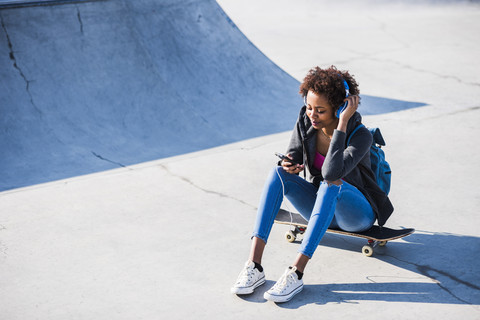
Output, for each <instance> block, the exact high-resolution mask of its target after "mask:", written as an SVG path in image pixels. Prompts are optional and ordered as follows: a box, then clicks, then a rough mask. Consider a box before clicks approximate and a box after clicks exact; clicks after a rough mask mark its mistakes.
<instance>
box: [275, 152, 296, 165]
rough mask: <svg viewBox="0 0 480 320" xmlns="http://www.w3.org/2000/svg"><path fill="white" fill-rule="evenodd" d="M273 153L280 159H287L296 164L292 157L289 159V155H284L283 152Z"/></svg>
mask: <svg viewBox="0 0 480 320" xmlns="http://www.w3.org/2000/svg"><path fill="white" fill-rule="evenodd" d="M275 155H276V156H277V157H279V158H280V159H282V160H285V161H288V162H290V163H291V164H292V166H293V165H296V164H297V163H296V162H295V161H293V160H292V159H290V158H289V157H287V156H286V155H284V154H283V153H280V152H275Z"/></svg>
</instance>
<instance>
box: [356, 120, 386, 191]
mask: <svg viewBox="0 0 480 320" xmlns="http://www.w3.org/2000/svg"><path fill="white" fill-rule="evenodd" d="M361 127H365V126H364V125H363V124H361V125H359V126H357V127H356V128H355V130H353V132H352V133H351V134H350V136H349V137H348V140H347V145H348V144H349V143H350V139H351V138H352V136H353V135H354V134H355V132H357V130H358V129H360V128H361ZM367 129H368V130H369V131H370V133H371V134H372V136H373V141H372V145H371V146H370V162H371V169H372V171H373V174H374V175H375V180H376V181H377V184H378V186H379V187H380V189H382V190H383V192H385V194H387V195H388V193H389V192H390V184H391V179H392V170H391V169H390V165H389V164H388V162H387V160H385V153H384V152H383V150H382V146H385V140H383V137H382V134H381V133H380V129H379V128H367Z"/></svg>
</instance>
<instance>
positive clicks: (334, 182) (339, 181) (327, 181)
mask: <svg viewBox="0 0 480 320" xmlns="http://www.w3.org/2000/svg"><path fill="white" fill-rule="evenodd" d="M324 182H325V183H326V184H327V185H329V186H331V185H332V184H333V185H336V186H341V185H342V184H343V181H342V180H335V181H329V180H324Z"/></svg>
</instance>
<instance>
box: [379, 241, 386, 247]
mask: <svg viewBox="0 0 480 320" xmlns="http://www.w3.org/2000/svg"><path fill="white" fill-rule="evenodd" d="M387 242H388V241H380V242H379V243H378V245H379V246H380V247H385V246H386V245H387Z"/></svg>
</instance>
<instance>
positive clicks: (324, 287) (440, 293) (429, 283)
mask: <svg viewBox="0 0 480 320" xmlns="http://www.w3.org/2000/svg"><path fill="white" fill-rule="evenodd" d="M296 242H298V241H296ZM364 244H365V241H364V240H362V239H357V238H352V237H346V236H341V235H335V234H328V233H327V234H326V235H325V237H324V238H323V239H322V242H321V243H320V246H327V247H332V248H337V249H342V250H349V251H352V252H356V253H357V254H358V259H377V260H379V263H380V262H384V263H389V264H392V265H395V266H396V267H399V268H404V269H407V270H409V271H412V272H415V273H417V274H419V276H420V277H415V279H413V278H408V279H402V278H401V277H395V276H391V277H389V276H375V275H369V276H367V280H368V281H371V283H368V282H367V283H342V284H319V285H306V286H305V288H304V292H302V293H300V294H299V295H298V296H296V297H295V299H293V300H292V301H290V302H287V303H284V304H278V305H279V306H280V307H283V308H290V309H296V308H299V307H301V306H303V305H306V304H312V303H315V304H327V303H358V302H357V301H362V300H365V301H366V300H369V301H372V300H374V301H388V302H420V303H444V304H466V305H480V276H479V275H478V270H479V267H480V263H479V262H478V252H480V238H478V237H472V236H463V235H456V234H449V233H432V232H425V231H417V232H416V233H414V234H413V235H411V236H408V237H406V238H403V240H396V241H391V242H389V243H388V244H387V246H386V247H383V248H380V247H379V248H376V249H375V250H376V251H375V255H374V256H373V257H370V258H367V257H364V256H363V255H362V254H361V253H360V249H361V247H362V246H363V245H364ZM310 272H313V271H312V270H310ZM362 272H363V273H365V271H362ZM325 281H328V279H325Z"/></svg>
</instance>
